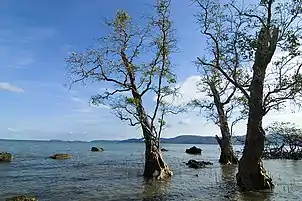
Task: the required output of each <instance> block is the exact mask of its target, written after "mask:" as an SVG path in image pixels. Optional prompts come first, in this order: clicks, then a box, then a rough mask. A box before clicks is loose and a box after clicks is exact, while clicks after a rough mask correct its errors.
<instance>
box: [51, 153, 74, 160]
mask: <svg viewBox="0 0 302 201" xmlns="http://www.w3.org/2000/svg"><path fill="white" fill-rule="evenodd" d="M71 157H72V156H71V155H69V154H55V155H53V156H50V158H52V159H69V158H71Z"/></svg>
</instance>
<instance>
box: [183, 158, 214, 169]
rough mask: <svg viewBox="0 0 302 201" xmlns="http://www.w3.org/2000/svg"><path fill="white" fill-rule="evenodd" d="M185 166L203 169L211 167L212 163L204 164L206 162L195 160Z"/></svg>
mask: <svg viewBox="0 0 302 201" xmlns="http://www.w3.org/2000/svg"><path fill="white" fill-rule="evenodd" d="M186 165H188V166H189V168H195V169H199V168H204V167H206V165H213V163H211V162H206V161H196V160H189V161H188V162H187V163H186Z"/></svg>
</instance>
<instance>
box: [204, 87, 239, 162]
mask: <svg viewBox="0 0 302 201" xmlns="http://www.w3.org/2000/svg"><path fill="white" fill-rule="evenodd" d="M210 89H211V91H212V94H213V97H214V103H215V106H216V110H217V113H218V118H219V128H220V132H221V136H222V138H221V139H220V138H219V137H218V136H217V135H216V140H217V142H218V144H219V146H220V150H221V153H220V158H219V162H220V163H221V164H228V165H230V164H237V163H238V159H237V157H236V156H235V154H234V151H233V147H232V143H231V133H230V128H229V124H228V120H227V116H226V113H225V110H224V103H222V102H221V100H220V95H219V92H218V91H217V89H216V86H215V83H210Z"/></svg>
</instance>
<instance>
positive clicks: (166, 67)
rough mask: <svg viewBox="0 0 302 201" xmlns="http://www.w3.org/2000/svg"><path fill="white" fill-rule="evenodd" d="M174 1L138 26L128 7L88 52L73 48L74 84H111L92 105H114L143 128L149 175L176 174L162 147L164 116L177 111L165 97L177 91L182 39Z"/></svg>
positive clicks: (162, 2) (164, 2)
mask: <svg viewBox="0 0 302 201" xmlns="http://www.w3.org/2000/svg"><path fill="white" fill-rule="evenodd" d="M170 5H171V1H170V0H158V1H157V4H156V5H155V6H154V10H155V12H154V13H155V14H154V15H153V16H147V17H145V18H147V19H146V21H145V22H143V23H144V26H138V24H135V22H134V21H133V19H132V18H131V16H129V15H128V13H127V12H126V11H124V10H118V11H117V12H116V16H115V18H114V19H112V20H105V24H106V25H107V27H108V28H109V31H110V33H109V34H108V35H107V36H104V37H100V38H99V39H98V40H97V41H96V42H97V43H96V44H95V45H94V46H93V47H91V48H89V49H88V50H87V51H85V52H78V53H75V52H73V53H71V55H70V56H69V58H67V63H68V74H69V76H70V78H71V80H72V83H73V84H74V83H78V82H86V83H87V82H89V81H92V82H99V83H104V84H105V85H106V86H108V88H107V89H106V90H105V91H104V92H103V93H101V94H97V95H95V96H93V97H92V104H94V105H96V106H97V105H99V104H105V105H108V106H109V107H110V108H111V109H112V111H113V112H114V113H115V115H116V116H117V117H118V118H119V119H120V120H122V121H127V122H128V123H129V125H130V126H135V127H140V128H141V131H142V136H143V138H144V142H145V147H146V151H145V169H144V176H145V177H147V178H157V179H162V178H166V177H170V176H172V171H171V170H170V169H169V167H168V165H167V164H166V162H165V161H164V159H163V157H162V154H161V151H160V137H161V133H162V131H163V129H164V126H165V124H166V122H165V120H164V118H165V116H166V115H167V114H175V113H177V111H176V110H175V108H173V107H172V105H171V104H169V103H168V102H165V101H164V98H165V97H167V96H174V95H176V93H177V88H175V87H174V86H173V85H174V84H175V83H176V76H175V74H174V73H173V72H172V68H173V63H172V61H171V54H173V52H175V50H176V42H177V40H176V37H175V35H174V29H173V23H172V21H171V13H170ZM146 97H155V98H154V99H155V104H154V105H153V108H147V105H146V103H145V102H144V101H146Z"/></svg>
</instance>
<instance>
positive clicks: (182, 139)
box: [120, 135, 245, 145]
mask: <svg viewBox="0 0 302 201" xmlns="http://www.w3.org/2000/svg"><path fill="white" fill-rule="evenodd" d="M142 141H143V138H139V139H136V138H132V139H127V140H122V141H120V142H125V143H140V142H142ZM244 141H245V136H244V135H242V136H235V137H232V142H233V144H236V145H243V144H244ZM161 143H167V144H168V143H169V144H218V143H217V141H216V139H215V137H214V136H198V135H179V136H177V137H173V138H161Z"/></svg>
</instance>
